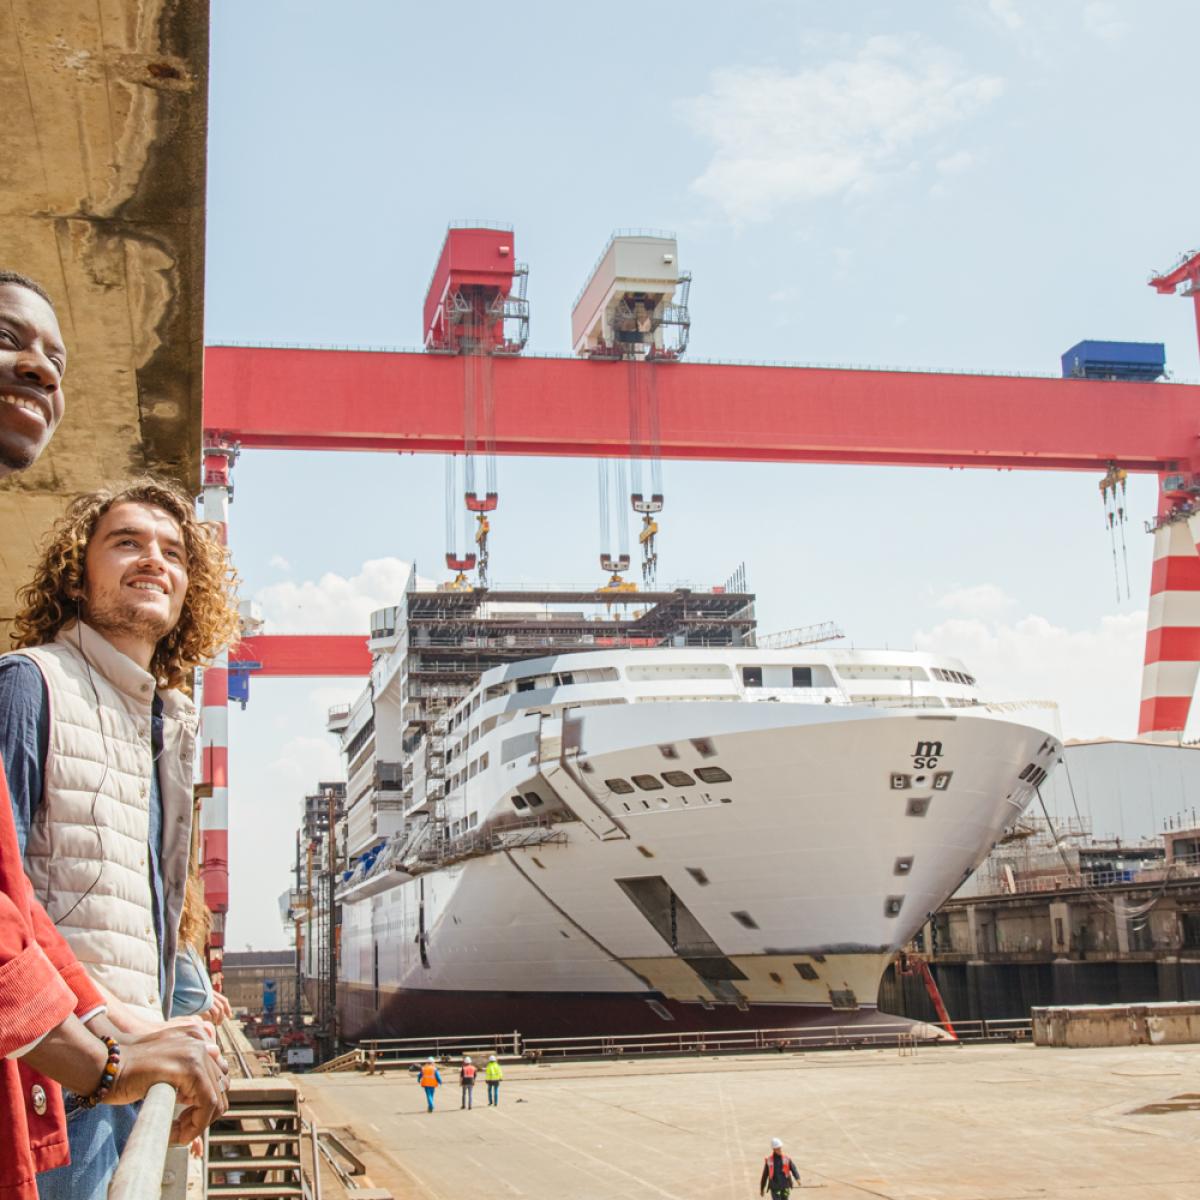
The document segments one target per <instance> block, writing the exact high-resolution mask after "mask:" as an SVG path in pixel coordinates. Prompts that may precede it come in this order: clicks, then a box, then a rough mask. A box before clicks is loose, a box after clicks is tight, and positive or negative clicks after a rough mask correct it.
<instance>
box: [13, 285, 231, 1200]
mask: <svg viewBox="0 0 1200 1200" xmlns="http://www.w3.org/2000/svg"><path fill="white" fill-rule="evenodd" d="M66 357H67V356H66V350H65V348H64V345H63V338H62V334H61V331H60V329H59V326H58V320H57V317H56V316H55V313H54V307H53V304H52V303H51V301H50V298H49V296H48V295H47V293H46V291H45V289H44V288H42V287H41V286H40V285H39V284H38V283H36V282H35V281H34V280H32V279H29V278H28V277H27V276H24V275H21V274H18V273H17V272H15V271H8V270H0V487H2V486H4V481H5V479H7V478H9V477H11V476H13V475H15V474H17V473H18V472H20V471H22V470H24V469H25V468H27V467H29V466H31V465H32V464H33V463H34V462H35V461H36V460H37V458H38V456H39V454H40V453H41V452H42V451H43V450H44V449H45V448H46V446H47V445H48V443H49V442H50V439H51V438H52V437H53V435H54V432H55V430H56V428H57V427H58V424H59V422H60V421H61V420H62V418H63V414H64V410H65V407H66V400H65V396H64V391H63V387H62V379H63V373H64V371H65V369H66ZM9 700H10V697H8V696H6V695H3V694H2V693H0V1147H3V1152H2V1153H0V1195H2V1196H4V1197H5V1200H36V1197H37V1194H38V1189H37V1182H36V1178H35V1176H36V1173H37V1172H46V1171H50V1170H51V1169H53V1168H57V1167H61V1166H64V1165H65V1164H66V1163H67V1162H68V1148H67V1123H66V1116H65V1112H64V1104H63V1094H62V1088H63V1087H66V1088H69V1089H70V1090H71V1091H72V1092H73V1093H75V1094H77V1095H81V1096H85V1097H89V1098H90V1097H91V1096H94V1095H97V1094H98V1093H100V1091H101V1085H102V1083H103V1081H104V1079H105V1077H106V1074H108V1075H111V1074H113V1072H111V1071H108V1066H109V1061H108V1060H109V1057H110V1054H111V1052H110V1050H109V1048H108V1046H107V1045H106V1044H105V1042H104V1041H102V1040H101V1038H102V1036H113V1035H114V1034H116V1033H117V1031H116V1029H115V1027H113V1026H112V1024H111V1022H109V1021H108V1018H107V1015H106V1010H105V1004H104V997H103V996H102V995H101V993H100V991H99V989H98V988H97V987H96V985H95V984H94V983H93V982H92V981H91V980H90V979H89V977H88V975H87V973H86V972H85V970H84V968H83V967H82V966H81V965H80V963H79V961H78V960H77V959H76V957H75V955H74V953H73V952H72V950H71V949H70V947H69V946H68V945H67V942H66V940H65V939H64V938H63V936H62V934H61V933H59V931H58V930H57V929H56V928H55V926H54V922H53V921H52V920H51V919H50V918H49V917H48V916H47V914H46V910H45V909H44V908H43V906H42V904H41V903H40V899H39V898H38V897H36V896H35V895H34V893H33V889H32V886H31V885H30V882H29V880H28V878H27V876H26V875H25V872H24V869H23V864H22V861H21V849H20V843H19V840H18V837H17V829H16V825H15V823H14V821H13V813H12V808H11V806H10V804H9V795H8V786H7V783H6V779H5V773H4V766H5V764H6V763H7V762H10V761H13V760H14V759H15V758H17V757H19V755H20V737H21V728H20V725H21V723H20V721H19V720H18V719H17V714H16V713H15V711H14V709H13V707H12V705H11V704H10V703H9ZM218 1057H219V1056H218V1055H217V1052H216V1048H215V1046H208V1045H206V1044H205V1042H204V1040H203V1037H202V1032H201V1028H200V1025H199V1023H197V1022H192V1023H189V1024H188V1025H187V1026H186V1027H184V1026H178V1027H175V1028H164V1029H161V1030H158V1031H156V1032H155V1033H154V1034H153V1035H152V1036H149V1037H146V1038H143V1039H141V1040H139V1041H136V1042H134V1041H130V1040H129V1039H125V1040H124V1041H123V1042H122V1043H121V1044H120V1046H119V1061H118V1063H117V1065H116V1077H115V1079H114V1080H112V1082H111V1086H110V1087H109V1089H108V1090H107V1094H106V1095H104V1096H103V1101H104V1102H105V1103H107V1104H128V1103H129V1102H130V1101H133V1100H138V1099H140V1098H141V1097H143V1096H144V1095H145V1094H146V1092H147V1090H148V1089H149V1088H150V1086H151V1084H153V1083H156V1082H159V1081H162V1082H166V1083H170V1084H172V1085H173V1086H174V1087H175V1088H176V1089H177V1091H178V1093H179V1097H180V1100H181V1102H183V1103H184V1104H185V1105H187V1106H189V1112H188V1113H187V1114H186V1116H185V1119H184V1120H183V1121H181V1122H180V1124H179V1125H178V1127H177V1132H178V1133H179V1135H180V1136H181V1138H182V1139H184V1140H190V1138H191V1137H192V1136H193V1135H194V1134H196V1133H199V1132H200V1130H201V1129H203V1128H204V1126H205V1125H207V1124H208V1123H209V1120H210V1119H211V1118H212V1117H214V1116H217V1115H219V1114H220V1113H221V1112H223V1111H224V1108H225V1099H224V1094H223V1091H222V1090H221V1087H220V1082H221V1079H222V1077H223V1076H222V1072H223V1070H224V1068H223V1067H218Z"/></svg>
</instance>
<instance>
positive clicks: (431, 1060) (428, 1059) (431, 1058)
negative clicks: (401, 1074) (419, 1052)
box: [425, 1054, 433, 1062]
mask: <svg viewBox="0 0 1200 1200" xmlns="http://www.w3.org/2000/svg"><path fill="white" fill-rule="evenodd" d="M425 1061H426V1062H433V1055H432V1054H431V1055H430V1056H429V1057H428V1058H427V1059H426V1060H425Z"/></svg>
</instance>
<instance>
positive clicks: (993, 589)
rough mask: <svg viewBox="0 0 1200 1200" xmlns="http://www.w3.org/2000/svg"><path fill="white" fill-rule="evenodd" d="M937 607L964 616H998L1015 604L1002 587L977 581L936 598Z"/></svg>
mask: <svg viewBox="0 0 1200 1200" xmlns="http://www.w3.org/2000/svg"><path fill="white" fill-rule="evenodd" d="M937 604H938V608H945V609H948V610H949V611H950V612H955V613H959V614H961V615H962V616H965V617H982V618H987V617H998V616H1000V615H1001V614H1003V613H1005V612H1007V611H1008V610H1009V609H1011V608H1012V607H1013V605H1014V604H1016V601H1015V600H1014V599H1013V598H1012V597H1011V596H1009V595H1006V594H1005V592H1004V590H1003V589H1002V588H999V587H997V586H996V585H995V584H994V583H979V584H975V585H974V586H973V587H962V588H955V589H954V591H952V592H947V593H946V594H945V595H944V596H941V597H940V598H939V599H938V602H937Z"/></svg>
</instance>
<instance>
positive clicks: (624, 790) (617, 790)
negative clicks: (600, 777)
mask: <svg viewBox="0 0 1200 1200" xmlns="http://www.w3.org/2000/svg"><path fill="white" fill-rule="evenodd" d="M604 786H605V787H606V788H608V790H609V791H610V792H613V793H614V794H615V795H617V796H632V795H633V784H632V783H630V782H629V780H628V779H606V780H605V781H604Z"/></svg>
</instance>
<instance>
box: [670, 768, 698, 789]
mask: <svg viewBox="0 0 1200 1200" xmlns="http://www.w3.org/2000/svg"><path fill="white" fill-rule="evenodd" d="M662 777H663V778H664V779H665V780H666V781H667V782H668V783H669V784H670V785H671V786H672V787H695V786H696V781H695V780H694V779H693V778H692V777H691V776H690V775H689V774H688V773H687V772H686V771H664V772H663V774H662Z"/></svg>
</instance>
